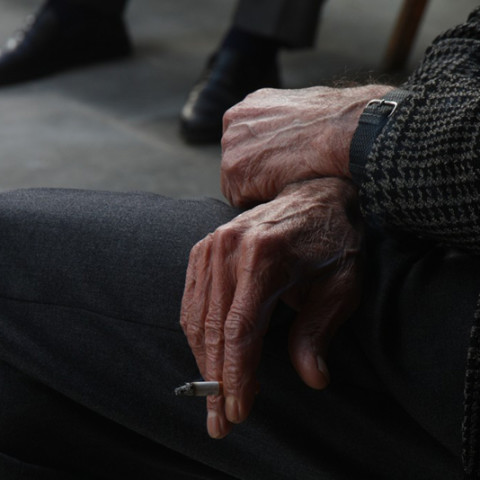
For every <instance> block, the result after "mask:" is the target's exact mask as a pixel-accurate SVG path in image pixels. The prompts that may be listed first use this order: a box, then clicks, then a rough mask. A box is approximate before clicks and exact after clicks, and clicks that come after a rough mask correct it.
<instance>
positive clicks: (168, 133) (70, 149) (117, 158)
mask: <svg viewBox="0 0 480 480" xmlns="http://www.w3.org/2000/svg"><path fill="white" fill-rule="evenodd" d="M39 3H40V2H39V1H38V0H0V11H1V15H0V43H4V42H5V40H6V39H7V38H8V36H9V35H10V34H11V33H12V32H13V31H14V30H15V29H17V28H18V27H20V26H21V25H22V23H23V21H24V18H25V16H26V15H27V14H28V13H30V12H33V11H34V10H35V9H36V8H37V7H38V5H39ZM235 3H236V2H235V1H234V0H175V1H173V0H139V1H133V2H131V5H130V8H129V10H128V22H129V25H130V31H131V34H132V37H133V39H134V43H135V46H136V49H135V55H134V56H133V57H132V58H130V59H128V60H124V61H120V62H114V63H108V64H104V65H99V66H95V67H89V68H86V69H83V70H78V71H70V72H68V73H64V74H61V75H57V76H55V77H52V78H49V79H45V80H42V81H38V82H33V83H29V84H24V85H21V86H15V87H9V88H3V89H1V90H0V125H1V128H0V159H1V160H0V190H7V189H12V188H22V187H35V186H47V187H73V188H88V189H107V190H117V191H119V190H120V191H123V190H127V191H128V190H145V191H152V192H159V193H163V194H167V195H173V196H203V195H209V196H215V197H219V198H221V193H220V190H219V187H218V167H219V163H220V154H221V152H220V147H219V146H218V145H213V146H202V147H192V146H188V145H185V144H184V143H183V142H182V140H181V138H180V137H179V136H178V131H177V130H178V121H177V118H178V113H179V111H180V109H181V107H182V105H183V102H184V100H185V97H186V94H187V92H188V90H189V89H190V87H191V85H192V83H193V82H194V81H195V79H196V77H197V76H198V74H199V72H200V70H201V69H202V67H203V64H204V62H205V60H206V58H207V56H208V55H209V54H210V53H211V52H212V50H214V49H215V47H216V45H217V43H218V41H219V40H220V39H221V37H222V34H223V32H224V31H225V29H226V28H227V26H228V24H229V21H230V18H231V15H232V12H233V10H234V7H235ZM401 3H402V0H366V1H363V2H359V1H358V0H331V1H329V2H327V4H326V7H325V9H324V12H323V16H322V20H321V22H320V25H321V28H320V29H319V35H318V41H317V46H316V48H315V49H313V50H306V51H296V52H288V53H283V54H282V67H283V74H284V83H285V86H286V87H289V88H296V87H302V86H312V85H317V84H332V83H334V82H336V81H338V80H339V79H342V78H347V79H353V80H357V79H359V78H365V75H372V76H373V77H374V78H379V70H378V67H379V64H380V60H381V57H382V54H383V52H384V50H385V47H386V44H387V40H388V37H389V34H390V32H391V29H392V25H393V22H394V20H395V18H396V15H397V13H398V9H399V6H400V5H401ZM477 4H478V2H477V1H474V0H455V2H453V1H451V0H431V2H430V6H429V8H428V10H427V12H426V15H425V21H424V23H423V25H422V28H421V31H420V33H419V36H418V39H417V42H416V44H415V48H414V51H413V52H412V55H411V57H410V60H409V64H408V69H411V68H413V66H414V65H415V64H416V63H417V62H418V60H419V59H420V58H421V56H422V52H423V51H424V49H425V48H426V46H427V45H428V44H429V43H430V41H431V40H432V39H433V38H434V37H435V35H436V34H437V33H438V32H441V31H443V30H445V29H446V28H448V27H449V26H453V25H455V24H457V23H459V22H461V21H463V20H464V19H465V18H466V16H467V14H468V13H469V12H470V11H471V10H472V9H473V8H474V7H475V6H476V5H477ZM380 79H381V80H383V81H388V78H385V77H380Z"/></svg>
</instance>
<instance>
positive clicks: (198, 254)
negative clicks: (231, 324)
mask: <svg viewBox="0 0 480 480" xmlns="http://www.w3.org/2000/svg"><path fill="white" fill-rule="evenodd" d="M211 250H212V239H211V235H208V236H207V237H206V238H205V239H203V240H202V241H200V242H199V243H197V244H196V245H195V246H194V247H193V249H192V251H191V254H190V261H189V266H188V269H187V276H186V285H185V291H184V298H183V301H182V312H181V320H180V321H181V325H182V328H183V330H184V332H185V335H186V336H187V340H188V344H189V346H190V348H191V350H192V353H193V355H194V357H195V360H196V362H197V365H198V368H199V370H200V372H201V373H202V374H203V372H204V370H205V358H206V352H205V317H206V315H207V312H208V304H209V300H210V291H211V272H210V270H211V266H210V258H211Z"/></svg>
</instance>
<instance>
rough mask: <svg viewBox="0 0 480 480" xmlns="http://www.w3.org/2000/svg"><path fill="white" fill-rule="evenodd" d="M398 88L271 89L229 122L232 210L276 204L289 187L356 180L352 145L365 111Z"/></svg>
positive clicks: (227, 177)
mask: <svg viewBox="0 0 480 480" xmlns="http://www.w3.org/2000/svg"><path fill="white" fill-rule="evenodd" d="M391 89H392V87H389V86H385V85H366V86H362V87H356V88H327V87H313V88H302V89H298V90H275V89H271V88H265V89H261V90H258V91H257V92H254V93H252V94H250V95H248V96H247V97H246V98H245V100H243V101H242V102H240V103H238V104H237V105H235V106H234V107H232V108H231V109H230V110H228V111H227V112H226V113H225V116H224V117H223V138H222V147H223V157H222V168H221V182H222V192H223V194H224V195H225V197H226V198H227V199H228V200H229V201H230V203H231V204H232V205H236V206H244V207H245V206H251V205H255V204H258V203H262V202H265V201H268V200H271V199H273V198H275V197H276V196H277V194H278V193H280V192H281V191H282V190H283V189H284V188H285V186H286V185H289V184H290V183H295V182H298V181H302V180H308V179H313V178H319V177H332V176H338V177H343V178H350V172H349V168H348V164H349V153H350V143H351V142H352V138H353V134H354V132H355V130H356V128H357V126H358V120H359V118H360V115H361V113H362V112H363V109H364V108H365V106H366V105H367V103H368V102H369V101H370V100H371V99H373V98H381V97H382V96H383V95H385V93H387V92H388V91H389V90H391Z"/></svg>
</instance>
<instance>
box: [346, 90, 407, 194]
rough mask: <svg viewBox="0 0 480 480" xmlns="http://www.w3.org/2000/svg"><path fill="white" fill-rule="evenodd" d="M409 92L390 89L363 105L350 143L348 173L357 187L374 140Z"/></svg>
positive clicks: (362, 176) (361, 180) (361, 181)
mask: <svg viewBox="0 0 480 480" xmlns="http://www.w3.org/2000/svg"><path fill="white" fill-rule="evenodd" d="M411 93H412V92H409V91H408V90H402V89H396V90H392V91H391V92H388V93H387V94H386V95H385V96H383V97H382V98H378V99H377V98H375V99H373V100H371V101H370V102H368V104H367V106H366V107H365V109H364V111H363V113H362V115H361V116H360V120H359V122H358V127H357V129H356V130H355V134H354V135H353V139H352V143H351V145H350V165H349V168H350V174H351V175H352V179H353V181H354V183H355V184H356V185H357V186H358V187H360V186H361V185H362V183H363V180H364V176H365V165H366V163H367V159H368V156H369V155H370V152H371V151H372V147H373V144H374V142H375V140H376V139H377V137H378V135H379V134H380V132H381V131H382V130H383V128H384V127H385V125H386V124H387V122H388V120H389V119H390V117H392V116H393V115H394V114H395V111H396V110H397V107H398V105H400V103H402V102H403V100H405V98H407V97H408V96H409V95H410V94H411Z"/></svg>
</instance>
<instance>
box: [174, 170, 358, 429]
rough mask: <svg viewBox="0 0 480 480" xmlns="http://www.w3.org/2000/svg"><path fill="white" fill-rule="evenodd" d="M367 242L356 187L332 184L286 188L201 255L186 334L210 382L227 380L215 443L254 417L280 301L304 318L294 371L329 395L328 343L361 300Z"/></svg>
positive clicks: (215, 400)
mask: <svg viewBox="0 0 480 480" xmlns="http://www.w3.org/2000/svg"><path fill="white" fill-rule="evenodd" d="M361 237H362V233H361V221H360V220H359V216H358V210H357V194H356V189H355V187H354V186H353V185H352V184H351V182H350V181H348V180H342V179H338V178H324V179H318V180H312V181H307V182H303V183H299V184H295V185H291V186H289V187H287V188H286V189H285V190H284V191H283V192H282V193H281V194H280V195H279V196H278V197H277V198H276V199H275V200H273V201H271V202H269V203H266V204H263V205H260V206H258V207H255V208H254V209H252V210H249V211H247V212H245V213H243V214H241V215H239V216H238V217H236V218H235V219H233V220H232V221H231V222H229V223H228V224H226V225H224V226H222V227H220V228H218V229H217V230H216V231H215V232H214V233H213V234H210V235H208V236H207V237H206V238H205V239H204V240H202V241H200V242H199V243H198V244H197V245H196V246H195V247H194V248H193V249H192V252H191V255H190V263H189V266H188V271H187V278H186V287H185V293H184V298H183V304H182V314H181V325H182V328H183V330H184V332H185V334H186V336H187V338H188V342H189V345H190V347H191V349H192V351H193V354H194V356H195V358H196V361H197V364H198V366H199V369H200V371H201V373H202V375H203V377H204V378H205V379H206V380H223V386H224V394H223V396H217V397H209V398H208V421H207V427H208V432H209V434H210V435H211V436H212V437H214V438H221V437H223V436H225V435H226V434H227V433H228V432H229V430H230V428H231V426H232V423H240V422H242V421H243V420H245V419H246V418H247V416H248V414H249V412H250V409H251V407H252V403H253V400H254V397H255V393H256V389H257V386H256V379H255V371H256V368H257V365H258V362H259V359H260V354H261V348H262V337H263V336H264V334H265V333H266V331H267V328H268V323H269V317H270V314H271V312H272V310H273V308H274V306H275V304H276V302H277V300H278V299H280V298H281V299H282V300H283V301H285V302H286V303H288V304H289V305H290V306H292V307H293V308H295V309H296V310H297V311H298V312H299V313H298V317H297V320H296V322H295V324H294V325H293V327H292V330H291V333H290V355H291V359H292V362H293V365H294V366H295V368H296V369H297V371H298V373H299V375H300V376H301V377H302V379H303V380H304V381H305V382H306V383H307V384H308V385H309V386H311V387H313V388H318V389H320V388H323V387H325V386H326V384H327V383H328V372H327V371H326V368H324V367H325V364H324V361H323V359H324V358H325V356H326V351H327V346H328V343H329V340H330V338H331V336H332V334H333V332H334V331H335V330H336V328H337V327H338V326H339V324H340V323H341V322H343V320H344V319H345V318H347V317H348V316H349V315H350V314H351V313H352V311H353V310H354V309H355V308H356V305H357V301H358V298H359V278H358V276H359V257H360V255H359V251H360V243H361Z"/></svg>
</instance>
